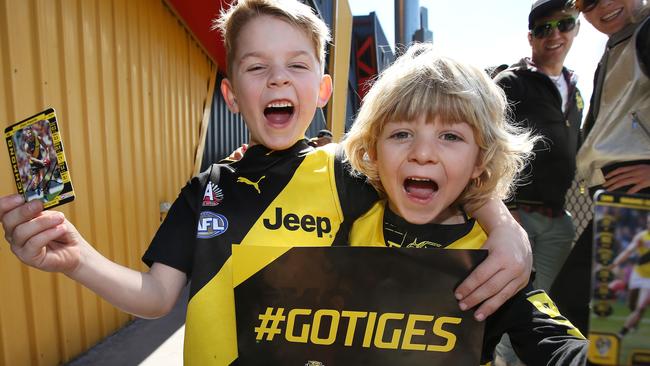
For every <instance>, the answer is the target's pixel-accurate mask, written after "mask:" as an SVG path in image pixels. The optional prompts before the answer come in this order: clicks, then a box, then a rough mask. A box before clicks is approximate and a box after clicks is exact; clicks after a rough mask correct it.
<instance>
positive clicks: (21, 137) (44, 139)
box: [5, 108, 74, 208]
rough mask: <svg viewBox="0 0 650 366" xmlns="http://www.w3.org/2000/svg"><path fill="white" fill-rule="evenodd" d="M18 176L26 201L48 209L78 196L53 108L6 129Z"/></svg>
mask: <svg viewBox="0 0 650 366" xmlns="http://www.w3.org/2000/svg"><path fill="white" fill-rule="evenodd" d="M5 139H6V140H7V148H8V149H9V159H10V161H11V165H12V170H13V173H14V179H15V181H16V188H17V189H18V193H20V194H22V195H23V196H24V197H25V201H32V200H41V201H43V206H44V207H45V208H51V207H54V206H58V205H62V204H64V203H67V202H70V201H72V200H73V199H74V190H73V189H72V182H71V181H70V174H69V172H68V165H67V163H66V160H65V154H64V153H63V143H62V141H61V134H60V133H59V125H58V123H57V119H56V114H55V111H54V109H52V108H49V109H47V110H45V111H43V112H41V113H38V114H36V115H34V116H32V117H29V118H27V119H25V120H22V121H20V122H18V123H16V124H14V125H12V126H9V127H7V128H6V129H5Z"/></svg>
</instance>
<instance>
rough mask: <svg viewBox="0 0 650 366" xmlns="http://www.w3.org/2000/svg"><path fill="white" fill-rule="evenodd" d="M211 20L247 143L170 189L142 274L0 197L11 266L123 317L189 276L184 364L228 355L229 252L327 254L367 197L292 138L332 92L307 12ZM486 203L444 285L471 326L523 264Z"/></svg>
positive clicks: (283, 9)
mask: <svg viewBox="0 0 650 366" xmlns="http://www.w3.org/2000/svg"><path fill="white" fill-rule="evenodd" d="M218 26H219V28H220V29H221V31H222V32H223V35H224V39H225V45H226V52H227V57H228V79H227V80H224V82H223V84H222V85H221V91H222V93H223V95H224V98H225V100H226V102H227V104H228V107H229V108H230V110H231V111H233V112H235V113H241V114H242V116H243V117H244V120H245V121H246V124H247V126H248V128H249V130H250V131H251V137H250V144H249V148H248V149H247V151H246V153H245V155H244V157H243V158H242V159H241V160H240V161H238V162H234V163H232V164H229V165H216V166H214V167H213V168H211V169H209V170H207V171H206V172H203V173H201V174H200V175H198V176H197V177H194V178H193V179H192V180H191V181H190V182H189V183H188V184H187V185H186V186H185V187H184V188H183V189H182V190H181V192H180V194H179V197H178V198H177V199H176V201H175V202H174V204H173V205H172V207H171V209H170V211H169V214H168V215H167V217H166V219H165V221H164V222H163V223H162V225H161V226H160V228H159V230H158V232H157V233H156V235H155V237H154V239H153V240H152V242H151V244H150V247H149V249H148V250H147V251H146V253H145V254H144V256H143V260H144V261H145V262H146V263H147V264H148V265H150V266H151V269H150V270H149V271H148V272H139V271H135V270H132V269H129V268H126V267H123V266H121V265H118V264H116V263H114V262H112V261H110V260H109V259H107V258H105V257H104V256H102V255H101V254H100V253H99V252H97V251H96V250H95V249H94V248H93V246H92V245H90V244H89V243H88V242H87V241H86V240H85V239H84V238H83V237H82V236H81V234H80V233H79V232H78V231H77V230H76V229H75V227H74V226H73V225H72V224H71V223H70V222H69V221H68V220H66V219H65V217H64V215H63V214H62V213H60V212H54V211H45V212H44V211H42V210H43V208H42V205H41V204H40V203H39V202H30V203H27V204H25V203H24V202H23V201H22V199H21V197H20V196H18V195H12V196H6V197H2V198H0V219H1V220H2V225H3V228H4V230H5V238H6V239H7V241H8V242H9V243H10V244H11V248H12V251H13V252H14V253H15V254H16V256H17V257H18V258H19V259H20V260H21V261H23V262H24V263H26V264H28V265H30V266H33V267H36V268H39V269H42V270H45V271H58V272H63V273H64V274H66V275H67V276H69V277H70V278H72V279H74V280H76V281H78V282H80V283H81V284H83V285H84V286H86V287H88V288H89V289H91V290H93V291H94V292H96V293H97V294H99V295H100V296H102V297H103V298H105V299H106V300H107V301H109V302H111V303H112V304H113V305H115V306H117V307H119V308H120V309H122V310H124V311H126V312H129V313H131V314H135V315H137V316H140V317H145V318H156V317H160V316H163V315H165V314H166V313H167V312H168V311H169V310H170V309H171V308H172V306H173V305H174V303H175V302H176V300H177V298H178V296H179V294H180V292H181V290H182V288H183V287H184V286H185V284H186V283H187V281H188V280H189V279H191V286H190V299H189V304H188V310H187V322H186V335H185V355H184V359H185V363H186V364H188V365H193V364H195V365H207V364H218V365H227V364H230V363H232V362H234V361H235V360H236V359H237V344H236V334H235V316H234V296H233V289H232V281H231V277H232V273H231V245H233V244H237V245H248V244H256V245H283V246H286V245H313V246H329V245H332V243H333V242H334V239H335V237H336V236H337V233H339V232H341V233H346V232H347V226H345V225H344V224H346V225H347V223H350V222H352V221H354V219H355V218H356V217H358V216H359V215H360V214H361V213H363V212H364V211H365V210H366V209H367V208H368V207H370V205H371V204H372V202H374V201H375V200H376V199H377V197H376V193H375V192H374V190H372V189H371V188H369V186H367V185H365V184H363V182H362V181H360V180H357V179H355V178H353V177H351V176H349V174H347V173H348V172H347V170H346V167H345V166H344V164H343V163H342V158H341V156H338V155H337V154H336V145H334V144H331V145H328V147H327V148H324V149H318V150H314V149H313V148H312V147H310V146H309V145H308V142H307V140H305V139H304V134H305V131H306V129H307V127H308V125H309V123H310V121H311V120H312V118H313V115H314V113H315V110H316V108H318V107H322V106H324V105H325V104H326V102H327V101H328V99H329V96H330V93H331V89H332V83H331V79H330V77H329V76H328V75H326V74H324V73H323V70H324V57H325V45H326V44H327V42H328V41H329V32H328V29H327V26H326V25H325V24H324V23H323V22H322V21H321V20H320V19H319V18H318V17H317V16H316V15H315V14H314V13H313V11H312V10H311V8H309V7H308V6H305V5H304V4H301V3H300V2H298V1H294V0H284V1H282V0H242V1H239V2H237V3H236V4H234V5H233V6H232V7H231V8H230V9H229V10H228V11H227V12H226V13H224V14H222V16H221V17H220V19H219V21H218ZM306 192H309V195H308V196H306V195H305V193H306ZM493 202H494V203H491V204H489V205H486V207H484V208H482V209H481V210H479V211H480V212H482V213H483V216H481V217H485V218H486V221H487V222H485V223H484V224H485V225H486V227H488V228H490V229H492V230H491V231H490V234H491V235H493V236H492V238H493V239H494V240H493V241H494V242H495V244H494V245H493V246H492V249H493V251H492V254H490V255H489V256H488V259H487V260H486V261H485V262H484V263H483V264H482V265H481V266H480V267H479V268H478V269H477V270H476V271H475V272H474V273H473V274H472V275H470V277H469V278H468V279H467V280H465V282H464V283H463V284H461V286H460V287H459V288H458V291H457V297H459V298H462V302H461V308H468V307H473V306H474V305H476V304H477V303H479V302H481V301H483V300H485V299H488V300H487V301H485V302H484V303H483V304H482V305H481V306H480V307H479V308H478V310H477V313H478V314H477V318H479V319H480V320H482V318H484V317H485V316H486V315H489V314H490V313H491V312H493V311H494V309H496V308H497V307H498V306H499V305H500V304H502V303H503V302H504V301H505V300H506V299H507V298H508V297H510V296H511V295H512V294H513V293H514V292H515V291H516V290H517V289H518V288H520V287H521V286H523V284H524V283H525V282H526V280H527V278H528V273H527V270H529V268H530V267H529V266H530V259H529V258H528V257H527V255H529V252H530V249H529V248H526V247H525V246H524V245H521V242H522V241H523V242H524V243H526V240H525V233H523V232H522V230H521V229H520V228H519V227H518V226H515V224H513V220H512V218H511V217H510V216H507V210H506V209H505V206H502V205H499V202H498V201H493ZM495 211H497V213H498V214H494V212H495ZM502 214H503V215H502ZM513 229H514V230H513ZM513 233H514V234H513ZM497 243H498V244H497Z"/></svg>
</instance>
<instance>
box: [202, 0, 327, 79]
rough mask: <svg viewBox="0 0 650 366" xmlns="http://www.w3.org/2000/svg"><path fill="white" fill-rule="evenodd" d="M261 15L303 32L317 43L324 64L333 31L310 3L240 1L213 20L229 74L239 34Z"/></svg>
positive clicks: (317, 54) (271, 0)
mask: <svg viewBox="0 0 650 366" xmlns="http://www.w3.org/2000/svg"><path fill="white" fill-rule="evenodd" d="M262 15H268V16H272V17H275V18H278V19H280V20H283V21H285V22H287V23H289V24H291V25H292V26H294V27H296V28H298V29H301V30H302V31H304V32H305V34H307V36H308V37H309V38H310V39H311V41H312V43H313V45H314V52H315V54H316V56H317V57H318V60H319V61H320V63H321V65H322V66H323V67H324V66H325V45H326V44H327V43H328V42H329V41H330V39H331V38H330V31H329V28H328V27H327V24H325V22H323V20H321V19H320V18H319V17H318V16H317V15H316V14H314V11H313V10H312V9H311V8H310V7H309V6H307V5H305V4H302V3H300V2H299V1H296V0H239V1H236V2H235V3H233V4H232V5H231V6H230V8H229V9H228V10H222V11H221V15H220V16H219V18H218V19H215V20H214V21H213V23H214V25H213V28H216V29H219V30H220V31H221V34H222V36H223V43H224V46H225V48H226V59H227V62H228V70H227V71H228V74H229V75H230V74H231V71H232V64H233V60H234V58H235V53H236V52H237V45H236V41H237V37H238V36H239V33H240V32H241V30H242V28H243V27H244V26H245V25H246V24H247V23H248V22H249V21H251V20H253V19H255V18H257V17H259V16H262Z"/></svg>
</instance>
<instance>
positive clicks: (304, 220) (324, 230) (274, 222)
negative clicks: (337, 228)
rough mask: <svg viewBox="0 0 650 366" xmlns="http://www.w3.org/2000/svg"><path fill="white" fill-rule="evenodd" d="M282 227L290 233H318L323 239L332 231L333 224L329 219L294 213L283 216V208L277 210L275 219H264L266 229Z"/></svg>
mask: <svg viewBox="0 0 650 366" xmlns="http://www.w3.org/2000/svg"><path fill="white" fill-rule="evenodd" d="M281 226H284V228H285V229H287V230H289V231H296V230H299V229H302V230H303V231H306V232H308V233H310V232H312V231H316V235H318V237H319V238H322V237H323V234H328V233H329V232H330V231H332V224H331V223H330V219H329V218H327V217H320V216H316V217H314V216H312V215H305V216H303V217H300V216H298V215H296V214H293V213H288V214H287V215H286V216H283V215H282V208H281V207H276V208H275V218H273V219H268V218H265V219H264V227H265V228H267V229H269V230H278V229H279V228H280V227H281Z"/></svg>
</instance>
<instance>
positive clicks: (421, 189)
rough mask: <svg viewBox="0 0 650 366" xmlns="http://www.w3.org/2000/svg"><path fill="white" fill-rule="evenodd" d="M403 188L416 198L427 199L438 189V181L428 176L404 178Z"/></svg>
mask: <svg viewBox="0 0 650 366" xmlns="http://www.w3.org/2000/svg"><path fill="white" fill-rule="evenodd" d="M404 190H406V192H407V193H408V194H409V195H410V196H412V197H414V198H418V199H427V198H429V197H431V196H432V195H433V194H434V193H436V191H438V183H436V182H434V181H432V180H431V179H428V178H406V180H405V181H404Z"/></svg>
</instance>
